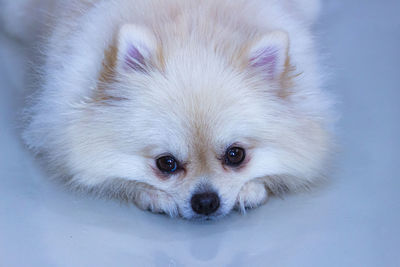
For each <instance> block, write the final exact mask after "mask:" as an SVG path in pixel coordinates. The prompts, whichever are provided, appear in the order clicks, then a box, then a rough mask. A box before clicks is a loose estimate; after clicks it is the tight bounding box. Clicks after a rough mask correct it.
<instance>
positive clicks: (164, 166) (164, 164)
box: [156, 156, 178, 173]
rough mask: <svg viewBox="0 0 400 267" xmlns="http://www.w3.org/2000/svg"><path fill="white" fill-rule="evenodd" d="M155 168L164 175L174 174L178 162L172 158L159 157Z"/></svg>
mask: <svg viewBox="0 0 400 267" xmlns="http://www.w3.org/2000/svg"><path fill="white" fill-rule="evenodd" d="M156 163H157V168H158V169H159V170H160V171H162V172H164V173H174V172H176V170H178V162H177V160H176V159H175V158H174V157H172V156H164V157H160V158H158V159H157V161H156Z"/></svg>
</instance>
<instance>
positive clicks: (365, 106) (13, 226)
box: [0, 0, 400, 267]
mask: <svg viewBox="0 0 400 267" xmlns="http://www.w3.org/2000/svg"><path fill="white" fill-rule="evenodd" d="M399 11H400V3H399V2H398V1H394V0H386V1H378V0H368V1H355V0H352V1H343V0H342V1H335V0H330V1H325V7H324V12H323V15H322V18H321V20H320V23H319V25H318V27H317V32H318V40H319V43H320V44H321V52H322V54H324V55H325V57H326V60H325V61H324V62H325V65H326V66H327V67H328V69H330V70H331V71H332V75H331V78H330V81H329V82H328V86H327V87H328V88H327V89H328V90H330V91H332V92H333V94H334V95H336V96H337V98H338V103H339V104H338V109H339V110H340V113H341V119H340V121H339V123H338V139H339V143H340V145H341V148H340V151H339V153H338V157H337V161H336V164H335V165H336V166H335V168H334V172H333V173H332V179H331V182H330V183H329V184H328V185H326V186H324V187H321V188H318V189H317V190H314V191H313V192H312V193H310V194H300V195H293V196H287V197H285V198H284V199H279V198H275V199H271V200H270V201H269V203H268V204H267V205H265V206H263V207H261V208H259V209H256V210H253V211H250V212H248V213H247V215H245V216H242V215H239V214H232V215H230V216H228V217H227V218H225V219H223V220H220V221H217V222H206V223H198V222H189V221H184V220H181V219H170V218H167V217H164V216H161V215H154V214H150V213H148V212H142V211H140V210H138V209H137V208H136V207H134V206H129V205H123V204H119V203H116V202H113V201H107V200H98V199H92V198H90V197H85V196H79V195H75V194H72V193H69V192H65V191H63V189H62V188H60V187H59V186H57V185H54V184H52V183H50V182H47V180H46V179H45V177H44V174H43V173H42V172H41V171H40V168H39V167H38V166H37V163H36V162H35V161H34V159H33V158H32V156H31V155H30V154H29V153H28V152H27V151H26V150H25V149H24V147H23V145H22V144H21V143H20V140H19V138H18V137H17V136H18V134H17V130H16V125H17V124H16V123H15V117H16V116H17V111H18V109H19V107H20V106H21V104H22V102H23V101H22V100H21V99H22V96H23V88H24V85H23V83H22V80H23V78H22V77H23V75H24V74H23V70H24V68H25V66H26V65H27V62H26V58H25V52H24V51H23V49H22V48H21V47H20V46H19V45H18V44H17V43H15V42H14V41H11V40H8V39H6V38H4V37H3V36H2V37H1V39H0V58H1V60H0V266H202V265H203V266H325V267H328V266H363V267H365V266H393V267H395V266H400V253H399V249H400V193H399V191H400V175H399V173H400V161H399V158H400V152H399V151H400V105H399V102H400V67H399V66H400V65H399V62H400V19H399V15H398V13H399Z"/></svg>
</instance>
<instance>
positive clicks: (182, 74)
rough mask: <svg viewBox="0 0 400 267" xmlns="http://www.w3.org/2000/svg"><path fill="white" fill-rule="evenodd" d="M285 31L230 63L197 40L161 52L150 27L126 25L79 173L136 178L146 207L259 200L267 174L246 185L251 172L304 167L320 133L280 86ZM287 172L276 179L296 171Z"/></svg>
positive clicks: (205, 207) (203, 208)
mask: <svg viewBox="0 0 400 267" xmlns="http://www.w3.org/2000/svg"><path fill="white" fill-rule="evenodd" d="M285 38H286V37H285V36H275V37H274V38H271V37H268V38H267V39H266V40H264V41H263V40H261V44H260V42H258V43H257V44H256V45H255V49H252V48H250V49H249V50H248V51H246V52H247V54H245V53H244V54H245V55H243V58H241V60H242V61H240V60H239V61H240V62H238V63H237V64H236V63H232V60H230V59H228V58H224V57H223V56H221V55H220V54H218V53H215V51H213V50H212V49H211V48H207V47H202V46H196V44H186V45H185V46H181V47H179V48H177V49H170V50H167V49H166V48H164V49H165V50H164V51H163V52H162V53H163V55H162V58H161V56H160V54H159V53H160V52H159V51H158V52H157V48H156V46H155V45H154V43H155V40H153V39H152V37H151V35H149V34H148V33H146V32H145V31H144V30H143V29H138V28H136V27H129V28H127V27H125V29H123V30H122V33H121V37H120V40H119V42H120V43H119V48H118V58H117V62H118V63H117V65H116V66H115V67H116V75H115V79H114V81H113V82H112V83H111V84H109V85H108V88H107V92H103V93H104V94H106V96H105V97H103V98H102V100H104V101H100V103H96V104H95V106H94V107H93V108H92V109H91V111H90V112H88V113H87V114H88V115H87V116H89V117H90V119H88V120H85V123H87V121H90V123H89V126H88V125H87V124H86V125H85V126H84V127H86V128H87V129H88V130H87V131H88V132H90V137H86V139H92V141H91V145H88V146H87V147H86V148H85V149H86V150H85V154H86V155H88V154H89V155H91V157H88V158H90V159H88V160H87V161H86V165H85V166H84V168H85V169H86V170H91V171H90V172H86V174H85V176H90V177H98V180H97V181H96V180H95V179H93V178H90V179H87V180H85V181H83V182H84V183H86V184H96V183H98V181H101V182H104V181H105V180H107V179H114V178H118V179H123V180H125V181H126V180H128V181H134V182H137V183H138V187H137V188H138V189H137V190H136V191H135V192H134V193H132V194H133V195H134V197H135V202H136V203H137V204H138V205H139V206H140V207H142V208H145V209H150V210H152V211H158V212H165V213H167V214H170V215H177V214H180V215H181V216H183V217H185V218H210V217H220V216H223V215H226V214H227V213H229V212H230V211H231V210H232V208H233V207H234V206H241V205H242V206H243V203H247V204H246V206H257V205H259V204H261V202H263V201H265V199H266V196H267V191H266V188H265V187H266V186H267V185H268V186H271V185H272V184H273V182H272V181H273V180H271V184H268V180H266V181H265V182H263V183H254V184H253V188H254V185H257V186H258V187H259V188H257V189H255V190H253V189H251V191H250V192H247V191H249V189H248V188H246V185H248V184H249V183H251V182H252V181H255V179H258V178H265V177H276V176H280V175H281V176H282V177H292V176H293V177H295V176H301V175H303V173H302V172H309V169H310V166H314V162H312V161H313V160H314V159H315V161H318V160H319V158H320V155H319V154H318V153H320V151H319V150H320V149H319V147H320V146H321V142H323V141H321V140H322V139H324V137H322V136H323V134H322V133H321V131H320V127H319V126H318V125H316V123H314V122H310V121H308V120H307V119H304V118H301V117H299V118H297V117H296V112H294V111H293V110H291V107H290V105H288V103H287V100H285V99H283V98H282V96H280V95H279V93H278V91H279V90H280V89H281V88H280V86H281V85H280V81H279V79H278V78H276V77H278V76H279V77H280V76H281V75H282V72H283V68H284V64H285V61H286V57H285V55H286V53H287V51H286V49H287V47H286V44H287V40H286V39H285ZM246 60H247V61H248V64H247V65H246V62H245V61H246ZM155 61H157V63H155ZM157 64H158V66H157ZM94 118H96V119H94ZM80 134H81V135H83V133H82V131H81V133H80ZM310 135H311V136H310ZM313 136H315V137H313ZM77 146H79V145H77ZM88 151H91V152H90V153H88ZM312 153H314V154H313V155H312ZM89 161H94V162H95V163H92V162H89ZM94 169H95V170H94ZM82 179H86V178H82ZM271 179H272V178H271ZM282 179H283V178H282ZM290 179H292V178H287V180H281V181H280V182H283V183H284V185H285V186H287V187H290V186H291V185H296V184H298V183H299V181H300V180H301V179H300V180H295V179H292V180H290ZM306 179H307V178H305V180H306ZM80 182H82V181H80ZM274 182H276V181H274ZM302 182H304V181H302ZM300 183H301V182H300ZM139 185H140V186H139ZM244 190H247V191H246V192H244ZM255 192H257V193H255ZM254 194H257V195H256V196H255V195H254Z"/></svg>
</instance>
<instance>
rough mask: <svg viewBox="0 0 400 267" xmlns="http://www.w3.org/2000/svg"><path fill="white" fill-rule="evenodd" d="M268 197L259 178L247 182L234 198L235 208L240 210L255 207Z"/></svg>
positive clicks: (243, 210)
mask: <svg viewBox="0 0 400 267" xmlns="http://www.w3.org/2000/svg"><path fill="white" fill-rule="evenodd" d="M267 199H268V191H267V189H266V187H265V184H264V183H263V182H262V181H260V180H253V181H250V182H247V183H246V184H245V185H244V186H243V187H242V189H241V190H240V192H239V195H238V197H237V199H236V204H235V208H236V209H237V210H239V211H241V212H243V213H244V212H245V211H246V209H252V208H256V207H258V206H260V205H262V204H264V203H265V202H267Z"/></svg>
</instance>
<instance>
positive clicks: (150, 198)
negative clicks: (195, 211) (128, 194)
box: [134, 188, 178, 217]
mask: <svg viewBox="0 0 400 267" xmlns="http://www.w3.org/2000/svg"><path fill="white" fill-rule="evenodd" d="M134 203H135V204H136V206H138V207H139V208H140V209H142V210H147V211H151V212H154V213H161V214H167V215H169V216H171V217H174V216H177V215H178V207H177V205H176V203H175V201H174V200H173V198H172V197H171V196H170V195H168V194H167V193H165V192H163V191H160V190H156V189H149V188H146V189H144V188H141V189H140V190H138V191H137V192H136V194H135V198H134Z"/></svg>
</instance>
